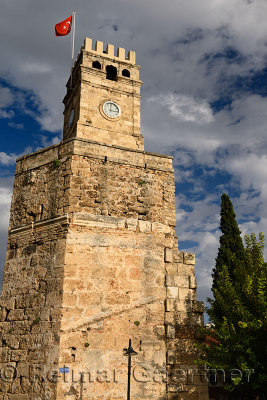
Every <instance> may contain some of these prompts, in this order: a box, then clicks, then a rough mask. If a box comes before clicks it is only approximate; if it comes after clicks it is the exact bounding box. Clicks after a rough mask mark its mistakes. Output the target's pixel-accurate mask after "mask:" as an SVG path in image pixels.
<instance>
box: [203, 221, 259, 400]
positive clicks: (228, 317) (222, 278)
mask: <svg viewBox="0 0 267 400" xmlns="http://www.w3.org/2000/svg"><path fill="white" fill-rule="evenodd" d="M237 228H238V227H237ZM235 231H236V232H238V230H237V229H235ZM221 243H222V242H221ZM228 243H230V241H229V242H228ZM232 249H233V247H232ZM263 250H264V235H263V234H262V233H261V234H259V239H258V240H257V238H256V236H255V234H252V235H250V236H249V235H245V249H244V251H243V255H242V259H241V257H240V255H239V256H238V257H240V258H238V257H237V256H236V253H234V252H233V251H232V250H231V251H232V254H231V257H230V258H229V259H228V260H229V263H230V265H231V268H229V266H228V265H227V264H222V265H221V266H220V269H219V270H218V271H217V273H216V286H214V287H213V294H214V299H209V303H210V308H209V310H208V315H209V317H210V320H211V322H212V324H213V326H212V328H210V329H209V330H207V331H206V334H208V335H210V336H211V337H212V338H214V341H213V344H209V345H204V349H205V354H204V355H203V356H202V358H201V360H199V363H200V364H206V365H207V366H208V367H210V368H216V369H223V370H225V371H230V370H233V369H234V368H236V369H239V370H240V371H241V372H242V374H243V375H242V379H240V375H239V376H238V377H237V378H235V379H231V380H230V381H229V382H228V389H230V390H232V389H234V388H236V387H239V388H240V387H241V388H243V390H244V393H250V397H249V398H250V399H253V398H258V397H257V395H260V394H265V395H266V394H267V347H266V339H267V264H266V263H265V262H264V257H263ZM238 251H240V254H242V247H241V246H240V244H239V245H238ZM221 254H226V255H229V253H228V252H227V251H225V252H221V253H220V257H221ZM217 260H218V258H217ZM233 260H234V262H233ZM218 310H220V312H219V314H218V313H217V311H218ZM246 370H254V373H252V374H250V379H249V382H248V373H247V372H246Z"/></svg>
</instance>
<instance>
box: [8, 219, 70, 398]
mask: <svg viewBox="0 0 267 400" xmlns="http://www.w3.org/2000/svg"><path fill="white" fill-rule="evenodd" d="M65 236H66V226H65V223H64V221H54V223H53V224H48V225H44V224H43V225H41V226H38V223H37V225H36V226H34V227H32V225H31V224H30V225H28V226H24V227H23V228H21V229H17V230H16V229H14V230H11V231H10V232H9V239H8V247H7V256H6V263H5V271H4V279H3V287H2V295H1V298H0V306H1V309H0V311H1V313H0V317H1V318H0V361H1V363H0V368H1V377H0V399H1V400H26V399H27V400H37V399H54V398H55V390H56V385H55V382H54V381H53V373H54V371H57V364H58V361H57V360H58V345H59V330H60V314H61V310H60V307H61V303H62V284H63V279H62V277H63V258H64V254H65V250H64V249H65ZM12 376H13V378H14V379H11V377H12Z"/></svg>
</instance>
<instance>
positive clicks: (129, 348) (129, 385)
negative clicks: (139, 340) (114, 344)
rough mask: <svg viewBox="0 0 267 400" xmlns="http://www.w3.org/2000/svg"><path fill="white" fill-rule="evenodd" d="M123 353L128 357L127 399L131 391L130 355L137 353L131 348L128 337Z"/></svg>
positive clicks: (128, 399)
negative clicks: (126, 346) (127, 343)
mask: <svg viewBox="0 0 267 400" xmlns="http://www.w3.org/2000/svg"><path fill="white" fill-rule="evenodd" d="M123 350H124V355H125V356H127V357H128V387H127V400H130V393H131V367H132V356H136V355H137V354H138V353H137V352H136V351H134V349H133V348H132V339H129V347H128V349H123Z"/></svg>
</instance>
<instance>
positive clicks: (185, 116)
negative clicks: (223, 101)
mask: <svg viewBox="0 0 267 400" xmlns="http://www.w3.org/2000/svg"><path fill="white" fill-rule="evenodd" d="M148 102H158V103H159V104H161V105H163V106H165V107H166V108H167V109H168V110H169V112H170V115H172V116H173V117H175V118H176V119H178V121H185V122H194V123H196V124H200V125H202V124H208V123H210V122H212V121H213V115H212V111H211V109H210V106H209V105H208V103H207V102H206V101H203V100H201V99H200V100H195V99H194V98H192V97H190V96H186V95H182V94H181V95H179V94H172V93H169V94H168V95H161V96H159V97H158V96H157V97H150V98H149V99H148Z"/></svg>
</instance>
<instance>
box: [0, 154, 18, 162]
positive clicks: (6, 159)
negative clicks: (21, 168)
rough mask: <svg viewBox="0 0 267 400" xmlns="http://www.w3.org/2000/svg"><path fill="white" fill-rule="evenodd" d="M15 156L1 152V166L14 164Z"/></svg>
mask: <svg viewBox="0 0 267 400" xmlns="http://www.w3.org/2000/svg"><path fill="white" fill-rule="evenodd" d="M17 157H18V156H17V155H16V154H7V153H5V152H3V151H1V152H0V164H2V165H11V164H14V163H15V162H16V159H17Z"/></svg>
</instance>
